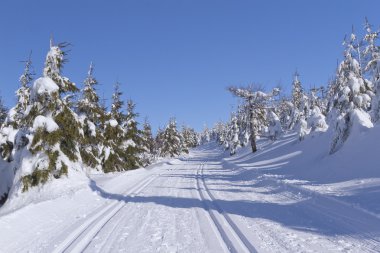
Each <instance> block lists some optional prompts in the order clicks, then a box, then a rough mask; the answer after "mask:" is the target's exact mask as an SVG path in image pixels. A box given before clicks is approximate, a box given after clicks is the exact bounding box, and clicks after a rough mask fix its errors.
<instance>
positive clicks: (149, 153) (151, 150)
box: [141, 119, 156, 167]
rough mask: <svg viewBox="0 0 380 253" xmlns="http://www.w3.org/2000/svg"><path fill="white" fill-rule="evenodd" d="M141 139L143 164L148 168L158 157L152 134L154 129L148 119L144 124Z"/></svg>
mask: <svg viewBox="0 0 380 253" xmlns="http://www.w3.org/2000/svg"><path fill="white" fill-rule="evenodd" d="M141 139H142V149H143V152H142V153H141V162H142V165H143V166H144V167H146V166H148V165H149V164H151V163H152V162H153V161H154V159H155V155H156V146H155V140H154V138H153V134H152V127H151V125H150V124H149V122H148V120H147V119H145V121H144V124H143V129H142V131H141Z"/></svg>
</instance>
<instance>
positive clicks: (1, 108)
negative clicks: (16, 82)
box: [0, 97, 8, 127]
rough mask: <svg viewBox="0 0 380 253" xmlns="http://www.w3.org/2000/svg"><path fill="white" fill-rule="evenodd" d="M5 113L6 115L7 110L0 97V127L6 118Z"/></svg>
mask: <svg viewBox="0 0 380 253" xmlns="http://www.w3.org/2000/svg"><path fill="white" fill-rule="evenodd" d="M7 113H8V110H7V108H6V107H5V105H4V103H3V99H2V98H1V97H0V127H1V125H3V123H4V121H5V119H6V117H7Z"/></svg>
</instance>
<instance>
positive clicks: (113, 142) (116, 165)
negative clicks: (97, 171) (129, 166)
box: [101, 83, 126, 173]
mask: <svg viewBox="0 0 380 253" xmlns="http://www.w3.org/2000/svg"><path fill="white" fill-rule="evenodd" d="M121 95H122V92H121V91H120V84H119V83H116V84H115V86H114V93H113V95H112V105H111V112H110V113H109V115H108V117H107V120H106V121H105V123H104V126H103V129H104V133H103V134H104V147H103V150H102V153H101V159H102V168H103V171H104V172H106V173H107V172H113V171H123V170H125V169H126V167H125V160H126V155H125V150H124V141H125V131H124V128H123V123H124V121H125V118H126V116H125V115H124V113H123V112H122V107H123V105H124V102H123V100H122V99H121Z"/></svg>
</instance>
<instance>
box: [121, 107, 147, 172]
mask: <svg viewBox="0 0 380 253" xmlns="http://www.w3.org/2000/svg"><path fill="white" fill-rule="evenodd" d="M135 107H136V105H135V103H134V102H133V101H132V100H128V102H127V115H126V119H125V123H124V130H125V134H126V135H125V142H124V146H125V156H126V161H125V164H126V169H136V168H138V167H140V166H141V165H142V163H141V160H140V156H141V154H142V153H143V152H144V150H143V148H142V145H143V140H142V138H141V131H140V130H139V129H138V128H137V125H138V123H137V121H136V117H137V116H138V114H137V113H136V112H135Z"/></svg>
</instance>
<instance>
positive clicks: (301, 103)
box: [288, 72, 307, 129]
mask: <svg viewBox="0 0 380 253" xmlns="http://www.w3.org/2000/svg"><path fill="white" fill-rule="evenodd" d="M306 99H307V97H306V95H305V94H304V89H303V87H302V84H301V82H300V80H299V74H298V72H296V73H294V75H293V83H292V112H291V115H290V122H289V126H288V129H293V128H294V127H296V126H297V124H298V123H299V121H300V119H301V117H302V116H304V117H305V116H306V115H305V107H306V105H307V102H306Z"/></svg>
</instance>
